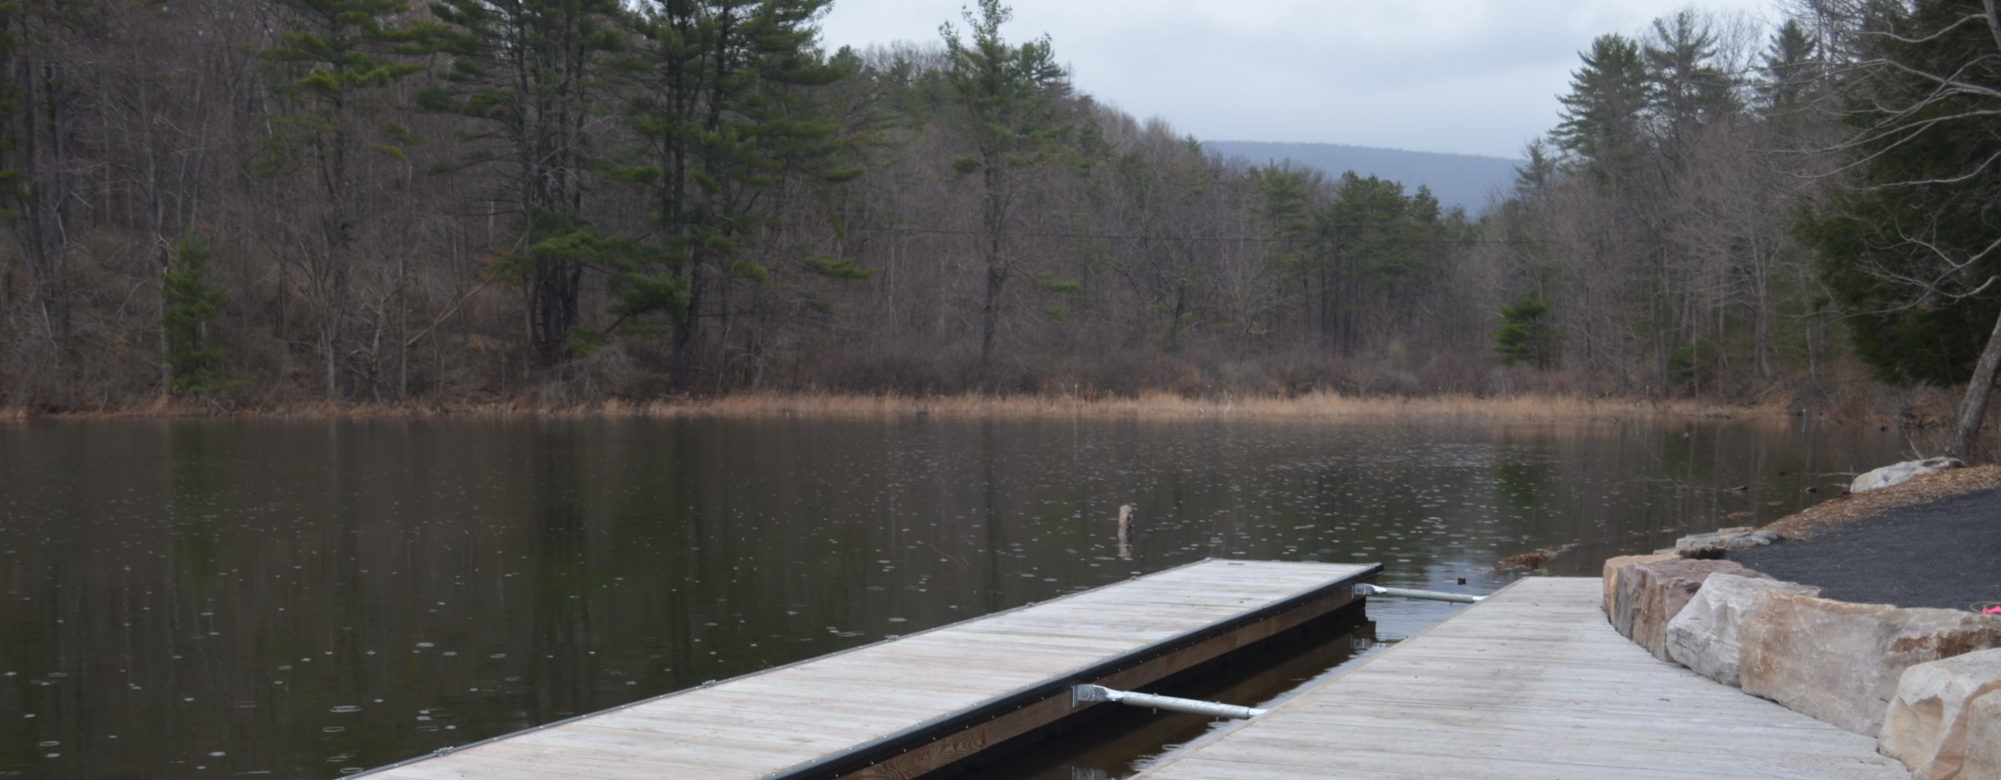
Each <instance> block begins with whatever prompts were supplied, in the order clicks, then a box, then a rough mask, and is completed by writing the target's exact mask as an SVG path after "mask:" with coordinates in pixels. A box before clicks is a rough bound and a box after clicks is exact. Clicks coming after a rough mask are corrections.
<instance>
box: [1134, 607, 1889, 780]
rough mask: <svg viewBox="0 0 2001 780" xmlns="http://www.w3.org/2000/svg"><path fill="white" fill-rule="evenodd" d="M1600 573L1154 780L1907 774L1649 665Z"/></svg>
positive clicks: (1208, 743) (1799, 720)
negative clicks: (1619, 626) (1612, 614)
mask: <svg viewBox="0 0 2001 780" xmlns="http://www.w3.org/2000/svg"><path fill="white" fill-rule="evenodd" d="M1602 594H1603V590H1602V588H1601V586H1600V582H1599V580H1598V579H1597V578H1595V577H1590V578H1574V577H1573V578H1549V577H1531V578H1528V579H1525V580H1521V581H1520V582H1517V583H1515V584H1514V585H1511V586H1509V587H1507V588H1505V589H1503V590H1502V591H1500V592H1499V593H1497V594H1496V595H1495V596H1493V597H1492V598H1489V599H1487V600H1486V601H1484V602H1481V603H1479V604H1476V605H1473V606H1470V607H1468V608H1466V610H1465V611H1464V612H1461V613H1459V614H1458V615H1455V616H1453V617H1451V618H1449V619H1447V620H1446V621H1445V622H1443V623H1440V624H1438V625H1436V626H1433V627H1432V628H1430V629H1428V630H1426V631H1423V632H1421V633H1419V634H1418V635H1416V636H1414V637H1412V638H1410V639H1408V640H1405V641H1403V642H1401V643H1399V644H1397V645H1396V646H1394V647H1392V648H1390V649H1388V650H1386V651H1384V652H1383V653H1382V654H1380V655H1378V656H1376V657H1375V658H1372V659H1370V660H1368V661H1367V662H1364V663H1362V664H1360V665H1358V666H1357V667H1355V668H1354V669H1351V670H1349V671H1347V672H1345V673H1343V674H1341V675H1339V676H1337V677H1335V678H1334V679H1332V680H1329V681H1327V682H1326V683H1323V684H1321V685H1320V686H1318V687H1316V688H1314V689H1312V690H1310V691H1307V692H1304V693H1301V694H1299V695H1297V696H1295V697H1294V698H1292V699H1290V700H1288V701H1286V702H1284V703H1282V704H1280V705H1278V706H1277V707H1275V708H1273V709H1272V710H1271V711H1270V712H1269V713H1267V714H1265V715H1263V716H1260V717H1258V718H1256V719H1254V720H1250V721H1245V722H1243V723H1241V724H1239V725H1236V726H1233V727H1230V728H1227V729H1224V730H1222V731H1220V732H1218V733H1216V734H1213V735H1211V736H1209V737H1207V738H1205V739H1203V740H1199V741H1197V742H1195V743H1193V744H1192V745H1190V746H1189V747H1186V748H1184V749H1182V750H1180V751H1178V752H1176V753H1173V754H1170V755H1168V756H1166V757H1164V758H1163V759H1162V760H1161V761H1160V762H1158V763H1157V764H1156V765H1155V766H1154V767H1153V768H1151V769H1150V770H1148V771H1147V772H1145V773H1143V774H1141V775H1140V776H1139V777H1142V778H1147V780H1180V779H1181V778H1202V780H1232V779H1234V778H1243V779H1245V780H1250V779H1252V778H1255V780H1271V779H1273V778H1337V777H1338V778H1350V777H1353V778H1362V777H1366V778H1386V777H1387V778H1394V777H1410V778H1420V777H1422V778H1430V777H1482V778H1535V779H1536V780H1547V778H1601V777H1619V778H1713V777H1731V778H1740V777H1771V778H1779V777H1784V778H1816V779H1820V778H1904V777H1908V776H1909V773H1908V772H1907V771H1905V770H1904V768H1903V766H1902V765H1901V764H1899V763H1898V762H1896V761H1894V760H1891V759H1888V758H1884V757H1882V756H1879V755H1877V754H1876V741H1875V740H1874V739H1872V738H1870V737H1865V736H1862V735H1859V734H1853V733H1850V732H1847V731H1843V730H1841V729H1837V728H1835V727H1833V726H1830V725H1827V724H1825V723H1822V722H1820V721H1818V720H1814V719H1813V718H1810V717H1807V716H1805V715H1801V714H1799V713H1796V712H1793V711H1791V710H1788V709H1786V708H1784V707H1781V706H1779V705H1777V704H1773V703H1771V702H1768V701H1765V700H1762V699H1758V698H1755V697H1753V696H1750V695H1748V694H1745V693H1743V692H1741V691H1738V690H1736V689H1734V688H1730V687H1727V686H1723V685H1719V684H1717V683H1715V682H1712V681H1710V680H1707V679H1704V678H1702V677H1699V676H1696V675H1695V674H1694V673H1691V672H1689V671H1688V670H1686V669H1683V668H1681V667H1680V666H1676V665H1674V664H1670V663H1666V662H1663V661H1660V660H1658V659H1655V658H1654V657H1653V656H1651V655H1648V654H1647V652H1646V651H1645V650H1643V649H1641V648H1640V647H1639V646H1638V645H1635V644H1633V643H1632V642H1630V641H1628V640H1627V639H1625V638H1624V637H1621V636H1619V635H1618V633H1617V632H1614V631H1613V630H1612V628H1611V626H1610V625H1608V624H1607V623H1606V621H1605V616H1604V614H1603V613H1602V612H1600V611H1599V606H1598V605H1599V601H1600V599H1601V598H1602Z"/></svg>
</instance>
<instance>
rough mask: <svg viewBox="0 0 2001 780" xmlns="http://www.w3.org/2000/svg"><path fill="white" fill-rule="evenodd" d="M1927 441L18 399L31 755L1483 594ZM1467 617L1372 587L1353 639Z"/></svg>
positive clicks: (3, 678)
mask: <svg viewBox="0 0 2001 780" xmlns="http://www.w3.org/2000/svg"><path fill="white" fill-rule="evenodd" d="M1898 444H1899V443H1898V441H1897V439H1896V438H1894V436H1893V435H1892V434H1885V433H1879V432H1877V431H1876V430H1875V429H1873V428H1867V429H1864V428H1860V427H1854V426H1850V427H1845V428H1837V427H1825V428H1818V429H1816V428H1814V427H1811V426H1809V425H1807V424H1806V423H1804V422H1802V421H1797V420H1795V421H1790V422H1788V421H1780V420H1772V421H1762V422H1758V423H1739V422H1730V421H1717V422H1700V423H1694V424H1690V423H1686V422H1674V423H1634V422H1617V421H1606V422H1566V423H1496V424H1468V423H1447V422H1436V423H1433V422H1390V423H1339V424H1335V423H1317V422H1305V421H1296V420H1293V421H1276V422H1255V421H1253V422H1246V421H1173V422H1150V421H1130V420H1128V421H1116V420H1114V421H1106V420H1091V421H1059V420H1039V421H962V420H945V419H930V418H923V417H919V418H912V419H903V420H895V421H868V422H834V421H808V420H779V421H715V420H703V421H645V420H584V421H532V420H531V421H403V420H393V421H338V422H324V421H322V422H296V421H242V420H225V421H91V422H50V421H30V422H16V423H0V724H4V725H0V775H5V776H33V777H177V776H211V777H225V776H238V775H260V774H270V775H275V776H280V777H313V776H325V777H331V776H336V775H339V774H342V773H347V772H353V771H358V770H359V769H361V768H365V767H372V766H379V765H382V764H385V763H389V762H393V761H396V760H399V759H403V758H407V757H410V756H413V755H418V754H423V753H427V752H429V751H431V750H434V749H436V748H439V747H443V746H448V745H458V744H464V743H467V742H472V741H474V740H477V739H481V738H484V737H489V736H493V735H496V734H501V733H505V732H509V731H514V730H518V729H522V728H526V727H529V726H533V725H535V724H538V723H543V722H546V721H550V720H554V719H558V718H562V717H565V716H568V715H573V714H579V713H585V712H590V711H593V710H597V709H602V708H605V707H609V706H612V705H616V704H620V703H623V702H627V701H631V700H634V699H638V698H643V697H648V696H653V695H656V694H660V693H664V692H667V691H673V690H677V689H680V688H686V687H689V686H692V685H698V684H700V683H702V682H704V681H708V680H716V679H721V678H726V677H730V676H733V675H738V674H743V673H746V672H751V671H755V670H758V669H763V668H766V667H769V666H774V665H777V664H782V663H787V662H790V661H796V660H800V659H804V658H809V657H812V656H816V655H820V654H823V653H828V652H832V651H835V650H840V649H843V648H847V647H852V646H855V645H858V644H863V643H867V642H872V641H876V640H880V639H882V638H884V637H887V636H894V635H899V634H905V633H910V632H913V631H917V630H920V629H923V628H928V627H931V626H936V625H940V624H944V623H949V622H952V621H957V620H962V619H965V618H969V617H973V616H977V615H981V614H984V613H987V612H991V611H994V610H999V609H1004V608H1008V607H1013V606H1017V605H1021V604H1025V603H1028V602H1032V601H1038V600H1043V599H1048V598H1051V597H1054V596H1058V595H1061V594H1064V593H1069V592H1073V591H1076V590H1080V589H1084V588H1089V587H1092V586H1097V585H1103V584H1106V583H1110V582H1115V581H1118V580H1121V579H1124V578H1127V577H1130V576H1133V575H1135V574H1142V573H1146V572H1151V571H1157V570H1160V569H1163V568H1166V567H1169V566H1173V565H1176V564H1180V563H1185V562H1188V561H1193V560H1198V559H1201V558H1205V557H1246V558H1267V559H1311V560H1326V561H1335V562H1356V561H1379V562H1381V563H1382V564H1383V565H1384V567H1385V570H1384V573H1383V576H1382V578H1381V582H1382V584H1385V585H1398V586H1405V587H1433V588H1436V587H1450V588H1452V589H1460V588H1459V586H1458V585H1457V581H1458V578H1460V577H1465V578H1467V580H1468V584H1467V586H1465V588H1464V589H1466V590H1470V591H1474V592H1483V591H1490V590H1492V589H1494V588H1497V587H1499V586H1500V585H1502V584H1504V583H1505V579H1506V578H1505V577H1504V576H1497V575H1495V574H1494V573H1493V572H1492V569H1491V566H1492V564H1493V563H1494V562H1495V561H1496V560H1498V559H1500V558H1502V557H1504V556H1507V555H1509V554H1512V553H1517V552H1523V551H1527V550H1530V549H1534V548H1537V547H1543V546H1547V545H1553V544H1561V543H1576V544H1578V545H1579V547H1578V548H1577V549H1575V550H1573V551H1572V552H1570V553H1568V554H1566V555H1565V556H1563V557H1560V558H1558V559H1557V560H1556V561H1555V562H1553V563H1552V564H1551V567H1550V568H1551V570H1552V572H1553V573H1556V574H1596V568H1597V565H1598V563H1599V561H1600V560H1602V559H1603V558H1604V557H1605V556H1606V555H1608V554H1618V553H1625V552H1632V551H1645V550H1650V549H1653V548H1655V547H1659V546H1662V545H1664V544H1667V543H1670V542H1671V541H1672V540H1673V539H1674V538H1675V537H1676V536H1679V535H1681V534H1684V533H1690V532H1695V531H1702V530H1709V529H1712V528H1715V527H1718V526H1722V525H1738V524H1748V523H1751V522H1762V521H1766V520H1770V519H1774V518H1777V517H1779V516H1781V515H1784V514H1787V513H1790V512H1792V511H1794V510H1796V509H1798V508H1800V507H1802V506H1804V505H1806V504H1809V503H1812V502H1813V501H1816V500H1819V498H1820V497H1824V496H1827V495H1830V492H1826V491H1824V492H1822V493H1820V494H1818V495H1808V494H1806V493H1805V492H1804V490H1805V489H1806V488H1807V487H1809V486H1821V487H1823V488H1825V486H1827V485H1829V484H1832V483H1836V482H1841V481H1843V480H1842V479H1841V478H1838V477H1833V476H1828V475H1827V474H1828V473H1830V472H1853V471H1857V470H1861V469H1865V468H1870V467H1874V466H1877V465H1881V464H1883V463H1886V462H1889V461H1892V460H1896V459H1898V455H1899V452H1898V450H1899V446H1898ZM1733 488H1735V489H1734V490H1733ZM1831 492H1832V493H1839V489H1838V488H1835V489H1834V490H1833V491H1831ZM1121 503H1132V504H1135V505H1137V506H1138V507H1139V508H1140V521H1139V524H1138V527H1139V529H1140V533H1139V535H1138V537H1137V538H1136V539H1135V540H1134V544H1133V548H1132V555H1131V557H1130V558H1129V559H1121V558H1120V557H1118V556H1117V555H1116V548H1115V545H1114V541H1113V538H1112V528H1113V518H1114V515H1115V512H1116V508H1117V506H1118V505H1119V504H1121ZM1733 512H1749V513H1751V515H1752V516H1753V517H1754V518H1755V520H1751V519H1743V520H1736V521H1731V520H1726V517H1727V516H1728V515H1730V514H1731V513H1733ZM1455 609H1456V607H1454V606H1452V605H1445V604H1437V603H1431V602H1399V601H1397V600H1391V599H1378V600H1374V603H1371V604H1370V605H1369V618H1370V620H1371V621H1373V626H1371V627H1370V629H1369V630H1370V631H1372V632H1373V633H1372V634H1367V635H1365V637H1364V638H1363V639H1359V640H1357V643H1358V646H1357V647H1356V648H1355V649H1357V650H1359V651H1360V653H1362V654H1365V653H1366V652H1367V647H1369V646H1380V644H1381V643H1382V642H1388V641H1395V640H1396V639H1398V638H1401V637H1403V636H1407V635H1409V634H1410V633H1411V632H1414V631H1416V630H1419V629H1421V628H1423V627H1424V626H1426V625H1429V624H1430V623H1432V622H1435V621H1437V620H1439V619H1441V618H1442V617H1444V616H1445V615H1448V614H1451V612H1453V611H1454V610H1455ZM1307 655H1309V656H1310V655H1312V654H1311V653H1308V654H1307ZM1322 655H1325V653H1322ZM1336 655H1337V656H1339V657H1330V659H1329V660H1324V661H1323V662H1322V663H1321V664H1320V665H1319V666H1312V665H1310V664H1309V666H1308V667H1306V668H1303V670H1302V671H1298V672H1297V673H1296V675H1295V676H1296V677H1297V678H1300V679H1303V678H1306V677H1311V676H1313V675H1314V674H1316V673H1318V671H1319V670H1320V669H1322V668H1324V667H1325V665H1326V664H1327V663H1334V662H1338V661H1339V660H1341V659H1342V658H1346V657H1349V656H1350V653H1349V652H1348V651H1347V650H1342V651H1340V652H1339V653H1337V654H1336ZM1066 776H1067V775H1066Z"/></svg>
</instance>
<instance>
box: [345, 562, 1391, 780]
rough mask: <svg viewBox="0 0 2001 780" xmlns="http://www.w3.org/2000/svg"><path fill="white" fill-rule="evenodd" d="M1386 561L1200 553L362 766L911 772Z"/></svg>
mask: <svg viewBox="0 0 2001 780" xmlns="http://www.w3.org/2000/svg"><path fill="white" fill-rule="evenodd" d="M1380 569H1381V567H1380V566H1379V565H1376V564H1367V565H1343V564H1331V563H1285V562H1272V561H1232V560H1207V561H1201V562H1198V563H1193V564H1188V565H1185V566H1180V567H1177V568H1173V569H1168V570H1166V571H1162V572H1158V573H1155V574H1150V575H1147V576H1144V577H1139V578H1136V579H1133V580H1128V581H1126V582H1122V583H1118V584H1114V585H1107V586H1104V587H1101V588H1094V589H1092V590H1087V591H1083V592H1081V593H1075V594H1071V595H1069V596H1064V597H1062V598H1058V599H1054V600H1051V601H1046V602H1043V603H1040V604H1034V605H1030V606H1026V607H1021V608H1018V609H1012V610H1008V611H1006V612H998V613H995V614H992V615H988V616H985V617H980V618H975V619H972V620H968V621H965V622H961V623H954V624H952V625H949V626H944V627H940V628H935V629H931V630H929V631H924V632H921V633H916V634H911V635H909V636H905V637H901V638H898V639H894V640H888V641H883V642H878V643H875V644H871V645H867V646H864V647H859V648H855V649H853V650H847V651H844V652H840V653H835V654H833V655H828V656H822V657H820V658H815V659H812V660H809V661H804V662H801V663H797V664H792V665H789V666H781V667H778V668H775V669H770V670H766V671H763V672H759V673H756V674H751V675H746V676H744V677H738V678H735V679H731V680H727V681H724V682H721V683H716V684H713V685H708V686H704V687H701V688H695V689H690V690H687V691H681V692H678V693H672V694H668V695H665V696H660V697H657V698H653V699H647V700H644V701H640V702H636V703H633V704H628V705H625V706H622V707H617V708H613V709H610V710H606V711H604V712H599V713H595V714H591V715H584V716H581V717H577V718H572V719H569V720H564V721H558V722H555V723H551V724H548V725H545V726H541V727H537V728H534V729H530V730H528V731H523V732H520V733H517V734H511V735H508V736H504V737H498V738H495V739H491V740H487V741H484V742H479V743H474V744H471V745H467V746H464V747H460V748H457V749H453V750H451V751H449V752H441V753H439V754H436V755H432V756H426V757H424V758H420V759H414V760H411V761H406V762H402V763H399V764H393V765H390V766H387V767H383V768H381V769H377V770H375V771H373V772H370V773H368V774H370V775H371V776H374V777H377V778H397V779H398V780H441V779H443V778H471V777H478V778H496V779H505V778H658V777H700V778H753V777H783V778H849V777H854V778H903V777H913V776H916V775H918V774H921V773H923V772H927V771H930V770H932V769H936V768H939V767H942V766H945V765H946V764H949V763H951V762H953V761H956V760H958V759H961V758H964V757H966V756H969V755H972V754H974V753H977V752H979V751H981V750H984V749H986V748H988V747H991V746H994V745H998V744H999V743H1001V742H1003V741H1005V740H1007V739H1009V738H1011V737H1015V736H1018V735H1021V734H1025V733H1028V732H1030V731H1033V730H1035V729H1038V728H1041V727H1043V726H1046V725H1049V724H1051V723H1054V722H1056V721H1057V720H1060V719H1062V718H1064V717H1067V716H1069V715H1071V714H1073V713H1075V712H1078V711H1079V709H1078V708H1077V707H1076V705H1073V703H1072V701H1071V689H1072V687H1073V686H1075V685H1078V684H1083V683H1091V684H1097V685H1104V686H1107V687H1111V688H1121V689H1130V688H1137V687H1140V686H1144V685H1147V684H1149V683H1152V682H1154V681H1156V680H1159V679H1162V678H1165V677H1167V676H1169V675H1172V674H1174V673H1176V672H1180V671H1183V670H1186V669H1189V668H1191V667H1194V666H1196V665H1199V664H1202V663H1204V662H1207V661H1210V660H1214V659H1216V658H1219V657H1221V656H1223V655H1224V654H1227V653H1229V652H1230V651H1232V650H1236V649H1238V648H1242V647H1245V646H1248V645H1251V644H1254V643H1256V642H1258V641H1259V640H1262V639H1266V638H1268V637H1271V636H1274V635H1276V634H1279V633H1281V632H1284V631H1285V630H1287V629H1289V628H1293V627H1297V626H1299V625H1301V624H1304V623H1306V622H1308V621H1311V620H1313V619H1315V618H1319V617H1322V616H1326V615H1329V614H1331V613H1334V612H1336V611H1338V610H1341V609H1342V608H1344V607H1347V606H1349V605H1350V604H1351V603H1354V602H1355V601H1356V596H1355V594H1354V586H1355V585H1356V584H1357V583H1360V582H1362V581H1364V580H1367V579H1369V578H1372V577H1374V576H1375V574H1376V573H1377V572H1378V571H1379V570H1380ZM1083 706H1086V707H1089V706H1097V705H1090V704H1086V705H1083Z"/></svg>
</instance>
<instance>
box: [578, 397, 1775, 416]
mask: <svg viewBox="0 0 2001 780" xmlns="http://www.w3.org/2000/svg"><path fill="white" fill-rule="evenodd" d="M583 411H585V412H586V413H592V414H603V415H610V416H621V415H636V416H647V417H736V418H756V417H789V416H798V417H825V418H870V417H902V416H910V415H916V414H929V415H935V416H941V417H1016V418H1035V417H1106V418H1117V417H1154V418H1167V419H1177V418H1245V419H1257V418H1297V417H1309V418H1312V417H1318V418H1333V419H1339V418H1440V417H1445V418H1450V417H1466V418H1482V419H1522V420H1589V419H1617V418H1634V417H1663V416H1667V417H1678V416H1731V415H1737V414H1757V413H1760V412H1762V411H1764V410H1754V409H1748V408H1739V407H1723V406H1718V405H1715V404H1710V403H1702V402H1668V403H1650V402H1639V401H1630V400H1607V399H1595V398H1549V397H1526V396H1522V397H1508V398H1476V397H1473V396H1437V397H1424V398H1401V397H1380V396H1370V397H1363V396H1349V395H1336V394H1312V395H1304V396H1299V397H1295V398H1284V397H1278V396H1255V397H1240V398H1220V399H1210V398H1188V397H1185V396H1180V395H1174V394H1169V393H1148V394H1142V395H1139V396H1137V397H1129V398H1096V399H1092V398H1075V397H1061V396H1030V395H1012V396H990V395H953V396H930V397H916V396H902V395H763V394H760V395H730V396H722V397H718V398H713V399H704V400H697V401H681V402H676V401H657V402H651V403H644V404H632V403H621V402H612V403H608V404H604V405H602V406H599V407H595V408H592V409H589V410H583Z"/></svg>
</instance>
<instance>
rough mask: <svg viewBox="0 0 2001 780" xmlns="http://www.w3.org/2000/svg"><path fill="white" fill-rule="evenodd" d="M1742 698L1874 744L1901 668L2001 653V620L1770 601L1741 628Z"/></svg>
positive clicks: (1790, 598) (1744, 618) (1791, 598)
mask: <svg viewBox="0 0 2001 780" xmlns="http://www.w3.org/2000/svg"><path fill="white" fill-rule="evenodd" d="M1737 641H1738V648H1739V650H1738V657H1737V679H1738V682H1739V683H1741V684H1742V685H1743V687H1744V690H1745V692H1747V693H1753V694H1757V695H1759V696H1763V697H1765V698H1767V699H1771V700H1773V701H1776V702H1778V703H1780V704H1784V705H1786V706H1787V707H1791V708H1792V709H1794V710H1797V711H1799V712H1803V713H1805V714H1807V715H1811V716H1813V717H1816V718H1819V719H1821V720H1823V721H1826V722H1828V723H1832V724H1834V725H1836V726H1840V727H1841V728H1844V729H1848V730H1849V731H1853V732H1856V733H1858V734H1866V735H1870V736H1876V735H1877V734H1878V733H1879V732H1880V731H1881V730H1882V728H1883V715H1884V712H1885V710H1887V709H1888V708H1889V704H1890V699H1891V697H1892V696H1893V695H1894V694H1895V693H1896V689H1897V682H1898V680H1899V678H1901V677H1902V676H1903V673H1904V670H1905V669H1908V668H1910V667H1911V666H1913V665H1916V664H1921V663H1926V662H1929V661H1936V660H1939V659H1941V658H1950V657H1952V656H1956V655H1960V654H1962V653H1967V652H1971V651H1973V650H1982V649H1986V648H1990V647H2001V618H1994V617H1983V616H1980V615H1974V614H1971V613H1967V612H1960V611H1957V610H1950V609H1915V608H1913V609H1903V608H1898V607H1893V606H1890V605H1887V604H1850V603H1847V602H1843V601H1831V600H1828V599H1821V598H1815V597H1812V596H1802V595H1794V594H1789V593H1771V594H1767V595H1765V596H1763V597H1760V599H1759V600H1758V602H1757V603H1756V604H1755V605H1754V606H1753V608H1752V609H1751V610H1749V611H1748V612H1746V613H1744V614H1743V615H1741V616H1740V617H1739V619H1738V622H1737Z"/></svg>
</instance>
